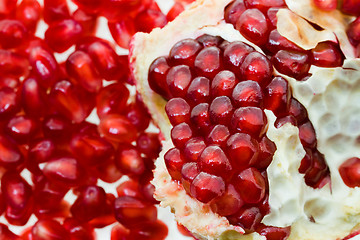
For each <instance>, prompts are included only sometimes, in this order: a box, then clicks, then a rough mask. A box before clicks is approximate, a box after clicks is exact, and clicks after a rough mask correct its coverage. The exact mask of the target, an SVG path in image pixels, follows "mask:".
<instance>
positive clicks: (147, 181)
mask: <svg viewBox="0 0 360 240" xmlns="http://www.w3.org/2000/svg"><path fill="white" fill-rule="evenodd" d="M152 170H153V169H150V171H146V172H145V174H143V175H142V176H141V177H140V179H139V185H140V191H141V193H142V195H143V196H144V199H145V201H146V202H148V203H150V204H159V203H160V202H159V201H157V200H156V199H155V198H154V193H155V186H154V185H153V184H152V180H153V179H154V174H153V172H152Z"/></svg>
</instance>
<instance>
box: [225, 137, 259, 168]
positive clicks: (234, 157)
mask: <svg viewBox="0 0 360 240" xmlns="http://www.w3.org/2000/svg"><path fill="white" fill-rule="evenodd" d="M227 153H228V156H229V158H230V161H231V165H232V166H233V168H234V169H236V170H241V169H244V168H246V167H247V166H249V165H250V164H252V163H253V162H255V161H256V159H257V157H258V154H259V144H258V142H257V141H256V140H255V139H253V138H252V137H251V136H250V135H248V134H246V133H235V134H234V135H232V136H230V138H229V139H228V140H227Z"/></svg>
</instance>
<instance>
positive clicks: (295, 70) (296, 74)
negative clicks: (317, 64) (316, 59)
mask: <svg viewBox="0 0 360 240" xmlns="http://www.w3.org/2000/svg"><path fill="white" fill-rule="evenodd" d="M272 62H273V64H274V67H275V68H276V70H278V71H279V72H280V73H283V74H285V75H288V76H290V77H293V78H295V79H298V80H299V79H301V78H303V77H305V76H306V75H307V74H308V71H309V69H310V58H309V56H308V54H306V53H303V52H296V51H288V50H280V51H278V52H277V53H276V54H275V55H274V56H273V58H272Z"/></svg>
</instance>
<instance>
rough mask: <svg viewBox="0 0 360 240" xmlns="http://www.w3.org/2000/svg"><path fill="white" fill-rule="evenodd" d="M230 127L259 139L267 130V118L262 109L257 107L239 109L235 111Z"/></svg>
mask: <svg viewBox="0 0 360 240" xmlns="http://www.w3.org/2000/svg"><path fill="white" fill-rule="evenodd" d="M231 127H232V129H235V130H237V131H239V132H242V133H247V134H250V135H251V136H253V137H256V138H258V137H261V136H263V135H264V133H265V131H266V129H267V118H266V116H265V113H264V111H263V110H262V109H260V108H257V107H240V108H238V109H236V110H235V112H234V115H233V116H232V119H231Z"/></svg>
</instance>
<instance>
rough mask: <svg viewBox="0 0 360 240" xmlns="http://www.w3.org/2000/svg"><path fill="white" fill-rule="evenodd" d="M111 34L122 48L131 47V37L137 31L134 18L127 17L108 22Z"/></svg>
mask: <svg viewBox="0 0 360 240" xmlns="http://www.w3.org/2000/svg"><path fill="white" fill-rule="evenodd" d="M108 26H109V30H110V33H111V36H112V37H113V39H114V41H115V42H116V43H117V44H118V45H119V46H120V47H122V48H126V49H128V48H129V43H130V40H131V37H132V36H133V35H134V34H135V33H136V29H135V24H134V19H132V18H125V19H120V20H119V21H116V22H109V23H108Z"/></svg>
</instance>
